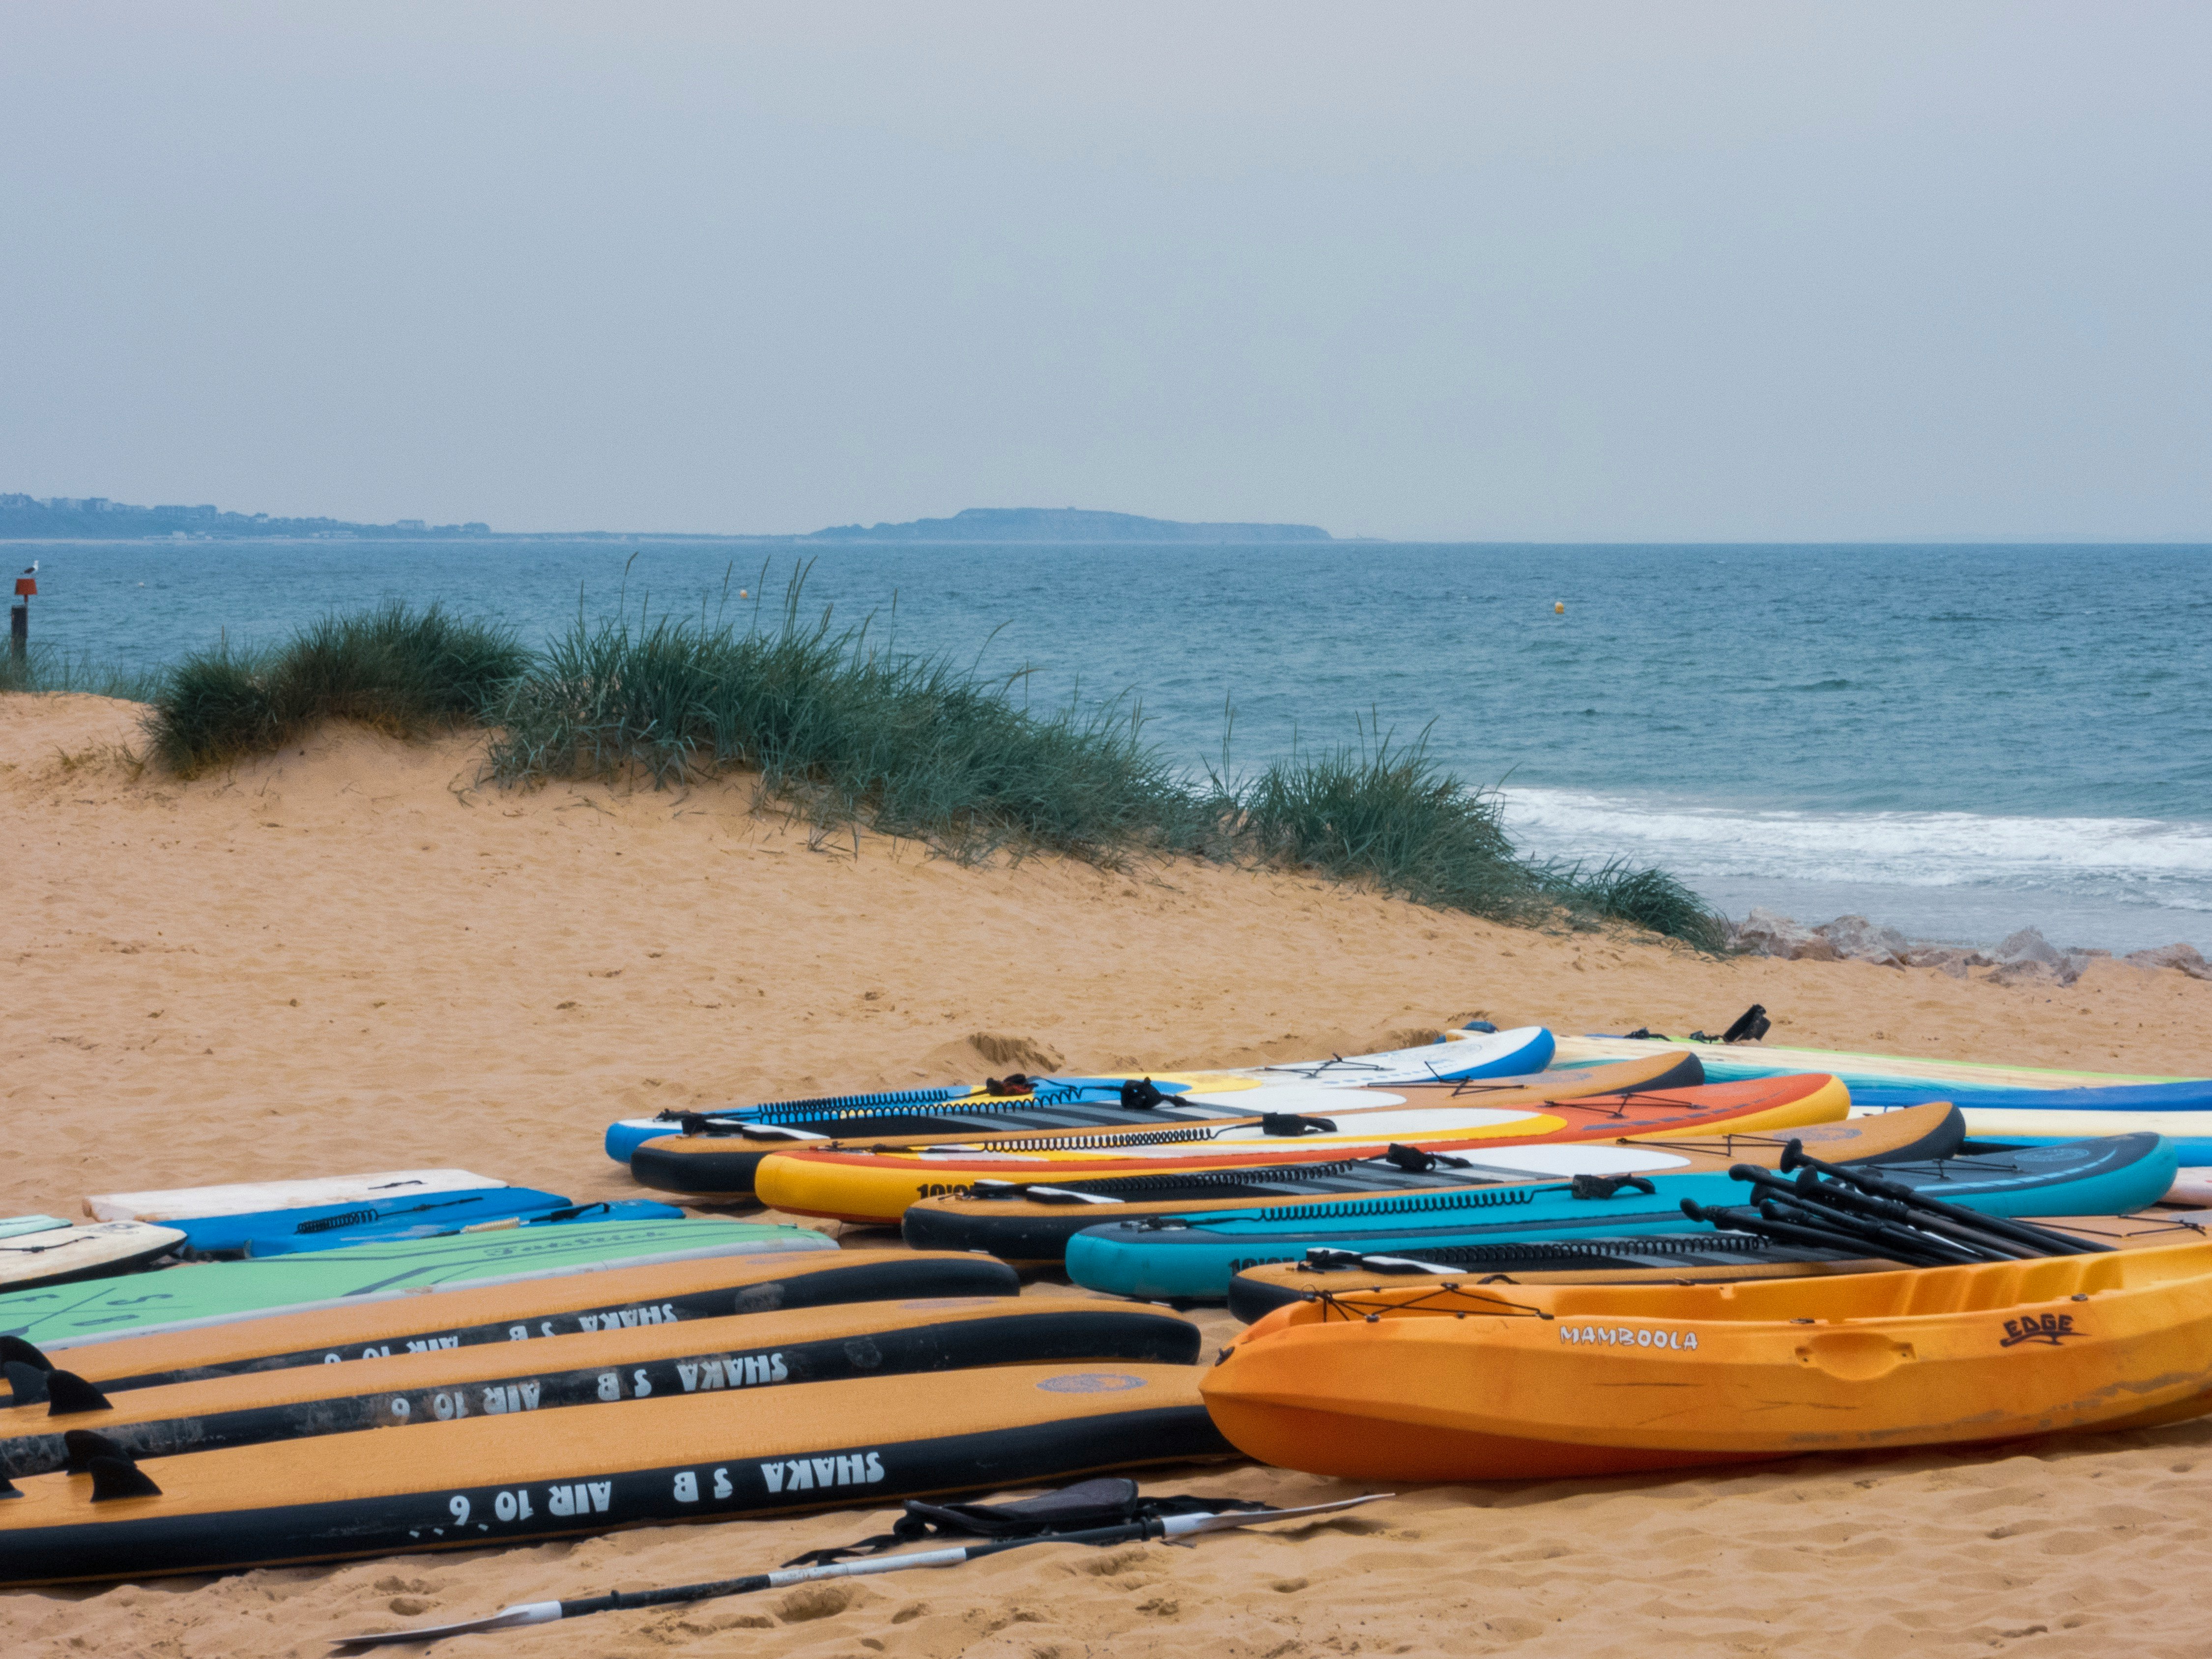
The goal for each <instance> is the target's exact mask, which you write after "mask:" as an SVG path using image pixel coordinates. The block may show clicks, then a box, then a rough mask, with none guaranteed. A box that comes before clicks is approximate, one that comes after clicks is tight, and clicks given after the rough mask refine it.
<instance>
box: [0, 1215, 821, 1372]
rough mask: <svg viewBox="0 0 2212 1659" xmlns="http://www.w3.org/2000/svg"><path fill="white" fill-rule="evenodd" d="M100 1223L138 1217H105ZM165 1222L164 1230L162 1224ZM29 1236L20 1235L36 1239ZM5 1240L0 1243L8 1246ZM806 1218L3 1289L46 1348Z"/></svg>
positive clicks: (432, 1242) (719, 1236)
mask: <svg viewBox="0 0 2212 1659" xmlns="http://www.w3.org/2000/svg"><path fill="white" fill-rule="evenodd" d="M100 1225H103V1226H123V1225H137V1224H131V1223H118V1222H105V1223H101V1224H100ZM164 1231H166V1230H164ZM36 1238H37V1235H35V1234H34V1235H33V1237H32V1238H30V1239H24V1240H18V1241H15V1243H21V1244H29V1243H34V1242H35V1241H36ZM5 1248H6V1247H5V1246H0V1250H4V1249H5ZM836 1248H837V1246H836V1243H835V1242H834V1241H832V1240H830V1239H828V1238H825V1237H823V1236H822V1235H821V1234H820V1233H817V1232H810V1231H806V1230H805V1229H804V1228H800V1227H771V1226H763V1225H759V1224H757V1223H751V1222H738V1221H703V1220H702V1221H647V1222H635V1223H627V1222H610V1223H608V1224H606V1225H604V1226H597V1227H543V1228H531V1229H527V1230H517V1231H503V1232H492V1233H482V1234H473V1235H471V1234H467V1233H463V1234H460V1235H458V1236H456V1237H450V1238H422V1239H409V1240H404V1241H400V1242H398V1243H386V1244H354V1245H349V1246H348V1247H346V1248H345V1249H337V1250H317V1251H315V1252H313V1254H310V1255H286V1256H278V1257H277V1258H276V1259H275V1260H274V1261H208V1262H199V1263H196V1264H194V1265H192V1266H190V1267H171V1268H168V1269H167V1270H165V1271H163V1272H161V1273H150V1274H134V1275H132V1276H131V1278H129V1279H122V1280H118V1281H113V1282H101V1281H95V1282H94V1283H91V1284H79V1285H48V1286H46V1287H45V1288H43V1289H40V1290H33V1291H17V1292H15V1293H14V1294H11V1295H4V1296H0V1334H12V1335H15V1336H20V1337H22V1338H24V1339H26V1340H28V1341H31V1342H33V1343H35V1344H37V1345H38V1346H41V1347H45V1346H49V1345H51V1344H52V1343H55V1342H58V1341H64V1340H70V1339H82V1338H85V1337H98V1336H103V1335H110V1334H118V1333H121V1332H124V1331H130V1330H138V1329H144V1328H149V1327H155V1326H159V1327H164V1328H167V1327H174V1326H178V1325H195V1324H204V1323H210V1322H216V1321H222V1320H231V1319H250V1318H253V1317H255V1316H258V1315H263V1314H269V1313H276V1312H279V1311H283V1310H290V1309H298V1308H307V1307H319V1306H331V1305H340V1304H346V1303H349V1302H354V1301H356V1300H359V1299H362V1298H364V1297H403V1296H409V1295H411V1294H415V1293H418V1292H420V1291H435V1290H440V1289H443V1288H445V1287H447V1286H448V1285H470V1284H486V1283H492V1282H497V1281H502V1280H509V1279H538V1278H544V1277H547V1276H550V1275H554V1274H562V1273H597V1272H599V1270H601V1269H603V1268H606V1267H621V1266H636V1265H641V1264H643V1263H647V1262H654V1261H685V1260H690V1259H695V1258H698V1257H703V1256H720V1255H748V1254H750V1253H753V1252H756V1251H769V1250H834V1249H836Z"/></svg>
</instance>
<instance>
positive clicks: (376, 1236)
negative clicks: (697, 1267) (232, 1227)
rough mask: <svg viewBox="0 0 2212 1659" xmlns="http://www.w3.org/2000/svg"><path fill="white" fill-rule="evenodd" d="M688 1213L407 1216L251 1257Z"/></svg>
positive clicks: (256, 1247) (596, 1209)
mask: <svg viewBox="0 0 2212 1659" xmlns="http://www.w3.org/2000/svg"><path fill="white" fill-rule="evenodd" d="M683 1219H684V1212H683V1211H681V1210H679V1209H678V1208H677V1207H676V1206H674V1205H673V1204H653V1203H649V1202H647V1201H646V1200H642V1199H621V1200H616V1201H615V1202H613V1203H609V1204H569V1203H568V1202H566V1201H565V1200H564V1201H563V1202H562V1207H561V1208H559V1209H557V1210H537V1211H532V1212H527V1213H526V1214H521V1215H505V1216H495V1217H494V1218H490V1219H489V1220H477V1221H471V1220H469V1219H467V1218H466V1212H460V1213H457V1214H455V1215H453V1216H452V1217H450V1218H447V1219H446V1220H444V1221H411V1222H410V1220H409V1219H408V1218H407V1217H406V1216H404V1215H401V1216H398V1217H395V1218H392V1219H391V1220H388V1221H383V1222H373V1223H370V1224H368V1225H365V1226H356V1227H341V1228H337V1229H336V1230H335V1231H331V1232H327V1233H280V1234H277V1235H275V1236H274V1237H269V1238H262V1239H256V1240H255V1241H254V1243H253V1244H252V1248H251V1249H248V1250H247V1251H246V1255H247V1256H248V1258H250V1259H251V1260H252V1261H267V1260H268V1259H269V1258H270V1256H272V1255H298V1254H299V1253H300V1252H301V1251H302V1250H334V1249H343V1248H344V1247H345V1246H347V1245H349V1244H367V1243H383V1242H385V1241H386V1240H390V1239H400V1238H444V1237H448V1236H450V1235H452V1234H453V1233H495V1232H504V1231H507V1230H509V1229H511V1228H515V1227H574V1226H577V1225H586V1226H589V1225H594V1224H597V1223H599V1222H605V1221H681V1220H683Z"/></svg>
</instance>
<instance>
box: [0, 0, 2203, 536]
mask: <svg viewBox="0 0 2212 1659" xmlns="http://www.w3.org/2000/svg"><path fill="white" fill-rule="evenodd" d="M2208 48H2212V8H2208V7H2206V6H2203V5H2202V4H2178V5H2171V6H2166V5H2151V4H2128V3H2119V0H2098V3H2093V4H2092V3H2076V4H2066V5H2039V4H2030V3H1999V4H1971V3H1968V4H1955V3H1954V4H1942V5H1930V4H1928V3H1926V0H1911V3H1905V4H1880V3H1864V0H1862V3H1852V4H1832V5H1808V4H1705V5H1698V4H1670V5H1655V4H1650V3H1632V4H1575V3H1563V0H1546V3H1541V4H1536V3H1532V4H1526V5H1516V6H1493V5H1482V4H1468V3H1451V4H1441V5H1437V4H1420V3H1412V4H1395V5H1375V4H1369V5H1351V4H1343V5H1334V6H1318V5H1300V4H1291V3H1282V0H1268V3H1261V4H1226V3H1221V4H1197V5H1194V4H1191V3H1188V0H1182V3H1171V4H1158V5H1148V4H1141V3H1134V0H1115V3H1112V4H1106V5H1068V4H1054V5H1046V4H1033V5H966V4H956V3H933V4H926V5H915V4H910V3H908V4H888V3H884V4H849V5H836V4H824V3H818V0H809V3H807V4H805V5H791V4H777V5H773V6H762V7H757V8H756V7H744V6H738V5H726V4H714V5H696V6H695V5H674V4H652V3H641V0H623V3H619V4H607V5H602V6H574V5H557V4H547V3H518V4H512V5H504V4H491V3H482V0H436V3H432V4H424V5H420V6H411V5H400V4H379V3H373V0H362V3H351V4H348V5H343V6H333V5H313V6H309V5H285V6H273V5H252V4H236V5H196V4H188V3H171V4H161V3H152V4H149V3H129V4H101V3H88V0H64V3H54V4H46V3H33V0H9V3H8V4H7V5H6V6H5V7H4V9H0V190H4V192H5V196H4V201H0V285H4V287H3V288H0V299H3V300H4V304H0V489H27V490H30V491H32V492H33V493H34V494H37V495H87V494H97V495H110V496H113V497H116V498H118V499H120V500H129V501H144V502H155V501H216V502H219V503H221V504H222V505H223V506H226V507H234V508H238V509H240V510H245V511H255V510H260V511H269V512H277V513H333V514H337V515H339V516H343V517H348V518H360V519H368V520H389V519H392V518H394V517H398V516H409V517H415V516H420V517H425V518H429V519H433V520H458V519H485V520H490V521H491V522H492V523H493V524H494V525H495V526H496V527H498V528H501V529H554V528H588V527H603V528H621V529H665V530H718V531H787V530H807V529H812V528H815V527H817V526H822V525H826V524H833V523H840V522H847V521H850V520H866V521H873V520H882V519H905V518H911V517H915V516H920V515H924V514H936V513H948V512H951V511H954V510H957V509H958V508H960V507H969V506H983V505H1006V506H1012V505H1046V506H1067V505H1076V506H1083V507H1109V508H1114V509H1118V510H1122V511H1128V512H1137V513H1154V514H1159V515H1163V516H1166V517H1172V518H1186V519H1272V520H1301V521H1308V522H1313V523H1318V524H1322V525H1324V526H1328V528H1329V529H1331V530H1333V531H1334V532H1337V533H1339V534H1369V535H1383V536H1393V537H1401V538H1449V539H1462V538H1470V539H1513V538H1537V539H1609V540H1644V539H1681V538H1729V539H1798V538H1899V537H1902V538H1911V537H1917V536H1923V535H1936V536H1977V535H1990V536H1999V537H2007V536H2034V535H2039V534H2060V535H2066V534H2082V535H2100V536H2112V537H2126V536H2144V537H2172V536H2185V537H2209V538H2212V465H2208V460H2212V308H2208V289H2212V258H2208V255H2212V167H2209V166H2208V140H2209V139H2212V93H2208V90H2207V88H2208V87H2212V50H2208Z"/></svg>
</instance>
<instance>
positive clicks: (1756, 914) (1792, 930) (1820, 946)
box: [1735, 905, 1838, 962]
mask: <svg viewBox="0 0 2212 1659" xmlns="http://www.w3.org/2000/svg"><path fill="white" fill-rule="evenodd" d="M1735 942H1736V943H1737V944H1738V945H1741V946H1742V947H1743V948H1744V949H1745V950H1747V951H1758V952H1759V954H1760V955H1762V956H1769V957H1781V958H1782V959H1783V960H1784V962H1833V961H1835V960H1836V957H1837V954H1838V953H1837V951H1836V947H1835V945H1833V944H1832V943H1831V942H1830V941H1829V940H1827V939H1824V938H1822V937H1821V936H1820V934H1819V933H1815V932H1814V931H1813V929H1811V928H1810V927H1800V926H1799V925H1798V924H1797V923H1796V921H1793V920H1792V919H1791V918H1790V917H1788V916H1785V915H1782V914H1781V913H1780V912H1779V911H1777V910H1770V909H1768V908H1766V907H1765V906H1764V905H1759V906H1757V907H1755V908H1753V911H1752V913H1751V914H1750V915H1747V916H1746V917H1745V918H1744V919H1743V920H1742V921H1741V922H1739V923H1738V924H1737V925H1736V930H1735Z"/></svg>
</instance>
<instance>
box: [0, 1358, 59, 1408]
mask: <svg viewBox="0 0 2212 1659" xmlns="http://www.w3.org/2000/svg"><path fill="white" fill-rule="evenodd" d="M0 1373H3V1374H5V1376H7V1378H8V1386H9V1389H12V1390H14V1392H15V1403H16V1404H17V1405H19V1406H35V1405H37V1404H39V1403H40V1401H43V1400H44V1399H45V1398H46V1378H47V1376H48V1375H49V1374H50V1373H48V1372H46V1371H42V1370H40V1369H39V1368H38V1367H37V1366H36V1365H27V1364H24V1363H23V1362H22V1361H21V1360H20V1359H10V1360H9V1361H7V1362H6V1363H5V1364H0Z"/></svg>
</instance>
